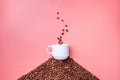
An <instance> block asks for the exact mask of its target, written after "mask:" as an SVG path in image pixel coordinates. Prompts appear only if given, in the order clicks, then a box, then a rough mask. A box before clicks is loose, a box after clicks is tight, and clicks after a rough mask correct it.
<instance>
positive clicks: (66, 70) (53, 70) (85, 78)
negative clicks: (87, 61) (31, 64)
mask: <svg viewBox="0 0 120 80" xmlns="http://www.w3.org/2000/svg"><path fill="white" fill-rule="evenodd" d="M18 80H99V79H98V78H97V77H96V76H95V75H93V74H92V73H91V72H89V71H87V70H86V69H85V68H83V67H82V66H81V65H79V64H78V63H76V62H75V61H74V60H73V59H72V58H70V57H68V58H67V59H66V60H55V59H54V58H50V59H48V60H47V61H46V62H44V63H43V64H41V65H39V66H38V67H36V68H35V69H34V70H32V71H30V72H29V73H27V74H25V75H23V76H22V77H20V78H19V79H18Z"/></svg>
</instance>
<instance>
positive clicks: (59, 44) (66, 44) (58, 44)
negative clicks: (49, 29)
mask: <svg viewBox="0 0 120 80" xmlns="http://www.w3.org/2000/svg"><path fill="white" fill-rule="evenodd" d="M53 45H60V44H53ZM62 45H69V44H66V43H63V44H62Z"/></svg>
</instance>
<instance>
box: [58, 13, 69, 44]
mask: <svg viewBox="0 0 120 80" xmlns="http://www.w3.org/2000/svg"><path fill="white" fill-rule="evenodd" d="M59 15H60V13H59V12H57V19H58V20H60V21H62V22H64V19H61V18H60V16H59ZM64 27H65V28H64V29H62V32H61V34H60V36H59V37H58V38H57V40H58V44H60V45H61V44H63V39H62V38H63V35H64V34H65V32H68V31H69V30H68V25H67V24H65V25H64Z"/></svg>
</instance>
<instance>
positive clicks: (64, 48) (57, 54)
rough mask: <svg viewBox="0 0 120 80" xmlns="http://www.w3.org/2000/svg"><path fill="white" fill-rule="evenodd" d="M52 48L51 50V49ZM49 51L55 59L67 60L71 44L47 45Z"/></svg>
mask: <svg viewBox="0 0 120 80" xmlns="http://www.w3.org/2000/svg"><path fill="white" fill-rule="evenodd" d="M49 48H51V49H52V50H51V52H50V51H49ZM47 53H48V54H52V56H53V58H54V59H57V60H65V59H67V58H68V56H69V45H68V44H61V45H60V44H53V45H48V46H47Z"/></svg>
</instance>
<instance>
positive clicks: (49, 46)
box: [47, 45, 52, 54]
mask: <svg viewBox="0 0 120 80" xmlns="http://www.w3.org/2000/svg"><path fill="white" fill-rule="evenodd" d="M49 48H52V47H51V45H48V46H47V53H48V54H52V53H51V52H52V51H51V52H49V50H48V49H49Z"/></svg>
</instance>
